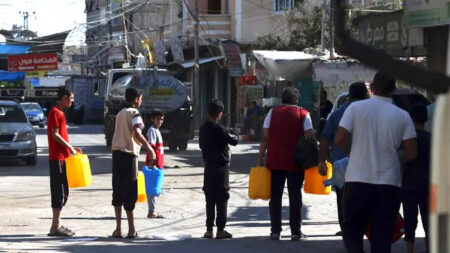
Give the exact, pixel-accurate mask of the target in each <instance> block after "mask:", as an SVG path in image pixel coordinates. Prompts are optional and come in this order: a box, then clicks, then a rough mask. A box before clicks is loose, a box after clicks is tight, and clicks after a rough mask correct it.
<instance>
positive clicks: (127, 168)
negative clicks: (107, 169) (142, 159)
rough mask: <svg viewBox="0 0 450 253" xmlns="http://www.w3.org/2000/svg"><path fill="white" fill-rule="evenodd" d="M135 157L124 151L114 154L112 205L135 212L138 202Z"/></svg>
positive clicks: (114, 152) (116, 151) (115, 151)
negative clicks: (134, 167)
mask: <svg viewBox="0 0 450 253" xmlns="http://www.w3.org/2000/svg"><path fill="white" fill-rule="evenodd" d="M134 159H135V156H134V155H132V154H129V153H125V152H122V151H118V150H114V151H113V152H112V188H113V194H112V205H113V206H123V208H124V209H125V211H133V210H134V207H135V205H136V201H137V194H138V193H137V180H135V172H134V170H133V166H134V162H135V160H134Z"/></svg>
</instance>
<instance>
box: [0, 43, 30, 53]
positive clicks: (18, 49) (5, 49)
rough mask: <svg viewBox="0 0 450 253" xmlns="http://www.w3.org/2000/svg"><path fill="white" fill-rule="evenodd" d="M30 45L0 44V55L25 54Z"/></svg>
mask: <svg viewBox="0 0 450 253" xmlns="http://www.w3.org/2000/svg"><path fill="white" fill-rule="evenodd" d="M30 48H31V47H30V46H20V45H0V55H15V54H26V53H28V50H29V49H30Z"/></svg>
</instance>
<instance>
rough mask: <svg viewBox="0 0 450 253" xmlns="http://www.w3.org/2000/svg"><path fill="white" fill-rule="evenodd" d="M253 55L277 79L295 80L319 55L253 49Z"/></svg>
mask: <svg viewBox="0 0 450 253" xmlns="http://www.w3.org/2000/svg"><path fill="white" fill-rule="evenodd" d="M253 55H254V56H255V57H256V59H257V60H258V62H259V63H261V64H262V65H263V66H264V67H265V68H266V69H267V70H268V71H269V72H270V73H271V74H272V75H271V76H274V78H275V80H273V81H277V80H280V79H284V80H289V81H295V80H296V79H297V78H298V77H299V76H301V75H302V73H304V72H305V71H306V70H308V69H309V68H310V66H311V64H312V63H313V62H314V60H317V59H320V58H321V56H319V55H312V54H307V53H304V52H300V51H265V50H254V51H253Z"/></svg>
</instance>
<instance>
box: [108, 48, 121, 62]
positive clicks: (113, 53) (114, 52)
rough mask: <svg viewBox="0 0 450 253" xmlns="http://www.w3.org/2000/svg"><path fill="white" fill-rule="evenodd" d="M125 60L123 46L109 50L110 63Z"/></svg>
mask: <svg viewBox="0 0 450 253" xmlns="http://www.w3.org/2000/svg"><path fill="white" fill-rule="evenodd" d="M123 60H125V48H124V47H123V46H117V47H110V48H108V62H110V63H111V62H115V61H123Z"/></svg>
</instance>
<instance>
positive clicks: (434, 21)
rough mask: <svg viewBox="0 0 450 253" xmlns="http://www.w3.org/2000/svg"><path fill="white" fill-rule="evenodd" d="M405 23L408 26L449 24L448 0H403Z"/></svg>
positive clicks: (449, 8) (449, 4)
mask: <svg viewBox="0 0 450 253" xmlns="http://www.w3.org/2000/svg"><path fill="white" fill-rule="evenodd" d="M405 23H406V25H407V26H408V27H425V26H439V25H446V24H450V0H414V1H412V0H409V1H405Z"/></svg>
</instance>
